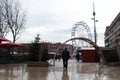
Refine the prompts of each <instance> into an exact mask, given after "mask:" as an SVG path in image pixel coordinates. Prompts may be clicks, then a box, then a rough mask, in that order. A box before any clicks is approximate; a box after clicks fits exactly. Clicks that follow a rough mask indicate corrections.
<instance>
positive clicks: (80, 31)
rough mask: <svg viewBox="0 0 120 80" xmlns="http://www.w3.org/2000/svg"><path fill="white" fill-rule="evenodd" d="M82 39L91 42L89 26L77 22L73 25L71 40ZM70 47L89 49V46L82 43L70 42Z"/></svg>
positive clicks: (82, 22)
mask: <svg viewBox="0 0 120 80" xmlns="http://www.w3.org/2000/svg"><path fill="white" fill-rule="evenodd" d="M76 37H84V38H87V39H90V40H92V34H91V31H90V28H89V26H88V25H87V23H85V22H84V21H81V22H77V23H76V24H74V25H73V28H72V32H71V38H76ZM72 45H73V46H76V47H90V45H89V44H88V43H86V42H84V41H76V40H73V41H72Z"/></svg>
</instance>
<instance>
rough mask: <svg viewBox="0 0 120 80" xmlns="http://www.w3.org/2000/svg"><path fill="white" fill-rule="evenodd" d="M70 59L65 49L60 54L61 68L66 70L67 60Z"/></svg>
mask: <svg viewBox="0 0 120 80" xmlns="http://www.w3.org/2000/svg"><path fill="white" fill-rule="evenodd" d="M69 58H70V52H69V51H68V50H67V48H65V50H63V52H62V59H63V68H64V69H67V67H68V60H69Z"/></svg>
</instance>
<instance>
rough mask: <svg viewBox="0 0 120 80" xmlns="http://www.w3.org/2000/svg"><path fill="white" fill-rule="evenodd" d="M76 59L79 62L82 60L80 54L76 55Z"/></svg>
mask: <svg viewBox="0 0 120 80" xmlns="http://www.w3.org/2000/svg"><path fill="white" fill-rule="evenodd" d="M76 59H77V61H78V62H79V60H80V54H79V53H78V52H77V54H76Z"/></svg>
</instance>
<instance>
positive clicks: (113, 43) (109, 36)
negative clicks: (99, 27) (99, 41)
mask: <svg viewBox="0 0 120 80" xmlns="http://www.w3.org/2000/svg"><path fill="white" fill-rule="evenodd" d="M104 35H105V38H104V40H105V47H108V48H111V49H115V50H116V51H117V53H118V55H119V57H120V12H119V13H118V15H117V16H116V17H115V19H114V20H113V21H112V23H111V24H110V25H109V26H107V27H106V30H105V34H104Z"/></svg>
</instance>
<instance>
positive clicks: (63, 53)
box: [62, 50, 70, 60]
mask: <svg viewBox="0 0 120 80" xmlns="http://www.w3.org/2000/svg"><path fill="white" fill-rule="evenodd" d="M69 58H70V52H69V51H67V50H64V51H63V52H62V59H64V60H68V59H69Z"/></svg>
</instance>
